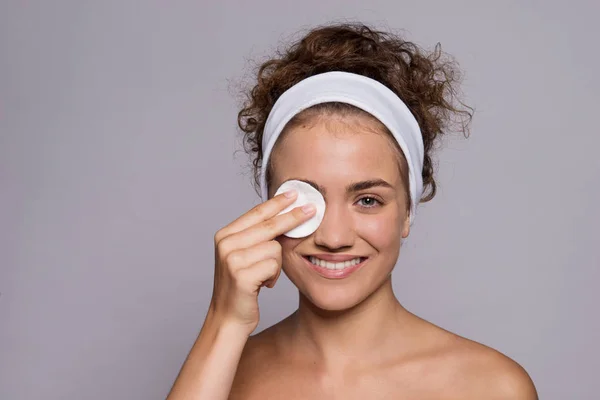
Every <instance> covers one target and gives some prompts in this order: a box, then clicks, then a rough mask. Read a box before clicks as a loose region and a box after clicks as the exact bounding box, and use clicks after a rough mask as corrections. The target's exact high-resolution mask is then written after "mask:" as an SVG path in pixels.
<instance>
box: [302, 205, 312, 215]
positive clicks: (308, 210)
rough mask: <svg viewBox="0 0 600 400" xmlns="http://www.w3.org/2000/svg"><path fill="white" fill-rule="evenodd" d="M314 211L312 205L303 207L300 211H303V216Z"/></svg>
mask: <svg viewBox="0 0 600 400" xmlns="http://www.w3.org/2000/svg"><path fill="white" fill-rule="evenodd" d="M314 209H315V205H314V204H312V203H311V204H307V205H305V206H304V207H302V211H304V214H310V213H311V212H313V211H314Z"/></svg>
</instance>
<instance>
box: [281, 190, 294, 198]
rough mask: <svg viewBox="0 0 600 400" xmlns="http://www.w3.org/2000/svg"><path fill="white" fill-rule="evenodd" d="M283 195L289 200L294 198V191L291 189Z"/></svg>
mask: <svg viewBox="0 0 600 400" xmlns="http://www.w3.org/2000/svg"><path fill="white" fill-rule="evenodd" d="M283 194H284V195H285V197H287V198H288V199H291V198H292V197H294V196H296V190H295V189H292V190H288V191H287V192H285V193H283Z"/></svg>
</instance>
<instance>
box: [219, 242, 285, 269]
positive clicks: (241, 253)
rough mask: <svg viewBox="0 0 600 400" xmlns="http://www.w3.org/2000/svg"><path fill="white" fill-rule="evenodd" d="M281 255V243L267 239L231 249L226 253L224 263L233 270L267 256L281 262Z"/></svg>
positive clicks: (245, 266)
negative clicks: (253, 244)
mask: <svg viewBox="0 0 600 400" xmlns="http://www.w3.org/2000/svg"><path fill="white" fill-rule="evenodd" d="M281 257H282V256H281V244H279V242H278V241H276V240H269V241H268V242H262V243H259V244H257V245H255V246H252V247H248V248H245V249H238V250H234V251H232V252H231V253H229V254H228V255H227V257H226V258H227V259H226V263H227V265H228V266H229V268H230V269H231V270H232V271H235V270H239V269H243V268H248V267H249V266H251V265H253V264H256V263H257V262H259V261H262V260H266V259H269V258H273V259H275V260H277V261H278V262H279V264H281Z"/></svg>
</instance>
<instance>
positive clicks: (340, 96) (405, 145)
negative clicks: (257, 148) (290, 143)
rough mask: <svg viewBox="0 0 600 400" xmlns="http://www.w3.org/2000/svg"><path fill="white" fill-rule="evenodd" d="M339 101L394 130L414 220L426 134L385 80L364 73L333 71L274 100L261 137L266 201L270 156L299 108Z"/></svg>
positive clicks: (261, 175) (262, 186) (301, 82)
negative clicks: (402, 154) (404, 166)
mask: <svg viewBox="0 0 600 400" xmlns="http://www.w3.org/2000/svg"><path fill="white" fill-rule="evenodd" d="M329 102H340V103H347V104H351V105H353V106H355V107H358V108H360V109H361V110H364V111H366V112H368V113H369V114H371V115H373V116H374V117H375V118H377V119H378V120H379V121H381V123H383V124H384V125H385V126H386V127H387V128H388V129H389V130H390V132H391V133H392V135H393V136H394V138H395V139H396V141H397V142H398V144H399V145H400V149H402V152H403V153H404V157H405V158H406V161H407V164H408V179H409V189H410V197H411V200H412V207H411V210H410V223H411V224H412V223H413V220H414V215H415V212H416V207H417V205H418V203H419V200H420V198H421V195H422V193H423V178H422V176H421V171H422V170H423V153H424V150H423V137H422V136H421V130H420V129H419V124H418V123H417V120H416V119H415V117H414V116H413V115H412V113H411V112H410V110H409V109H408V107H407V106H406V104H404V102H403V101H402V100H401V99H400V98H399V97H398V96H397V95H396V94H395V93H394V92H392V91H391V90H390V89H388V88H387V87H386V86H385V85H383V84H382V83H380V82H378V81H376V80H374V79H371V78H368V77H366V76H363V75H358V74H353V73H349V72H341V71H332V72H326V73H322V74H318V75H313V76H311V77H309V78H306V79H304V80H302V81H300V82H298V83H297V84H296V85H294V86H292V87H291V88H289V89H288V90H286V91H285V92H284V93H283V94H282V95H281V96H280V97H279V98H278V99H277V101H276V102H275V105H274V106H273V109H272V110H271V112H270V113H269V117H268V118H267V122H266V123H265V128H264V133H263V139H262V150H263V159H262V168H261V172H260V186H261V195H262V198H263V201H266V200H267V199H268V190H267V183H266V172H267V165H268V162H269V156H270V154H271V150H273V146H275V142H276V141H277V138H278V137H279V135H280V134H281V132H282V131H283V129H284V128H285V126H286V125H287V123H288V122H289V121H290V120H291V119H292V118H293V117H294V116H295V115H296V114H298V113H299V112H300V111H302V110H305V109H307V108H309V107H311V106H314V105H315V104H321V103H329Z"/></svg>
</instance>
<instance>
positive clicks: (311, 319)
mask: <svg viewBox="0 0 600 400" xmlns="http://www.w3.org/2000/svg"><path fill="white" fill-rule="evenodd" d="M407 314H408V311H406V310H405V309H404V308H403V307H402V305H401V304H400V302H399V301H398V300H397V299H396V296H395V295H394V292H393V289H392V281H391V276H390V277H388V279H387V280H386V281H385V282H384V283H383V285H382V286H381V287H379V289H377V290H376V291H375V292H374V293H372V294H371V295H370V296H369V297H368V298H366V299H365V300H364V301H362V302H361V303H359V304H358V305H356V306H354V307H352V308H350V309H347V310H343V311H328V310H322V309H319V308H318V307H316V306H315V305H314V304H312V303H311V302H310V301H309V300H308V299H307V298H306V297H304V296H303V295H302V294H300V302H299V307H298V310H297V311H296V312H295V313H294V314H293V315H292V316H291V318H292V334H293V337H294V339H293V340H294V342H295V343H296V344H297V348H298V349H302V352H303V353H304V354H305V355H307V356H309V357H310V358H311V359H312V360H319V361H320V362H322V363H324V364H326V365H328V366H331V367H334V368H335V367H337V366H338V365H340V364H347V363H350V362H355V361H356V360H360V361H361V362H365V361H367V359H368V358H372V356H373V354H377V353H378V352H377V351H373V350H374V349H376V348H377V347H379V346H381V348H385V347H386V346H388V345H390V344H391V343H392V341H394V342H395V345H396V346H397V345H398V335H397V333H398V329H399V328H402V327H403V325H404V324H403V321H405V320H406V319H407V318H406V317H407Z"/></svg>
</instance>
